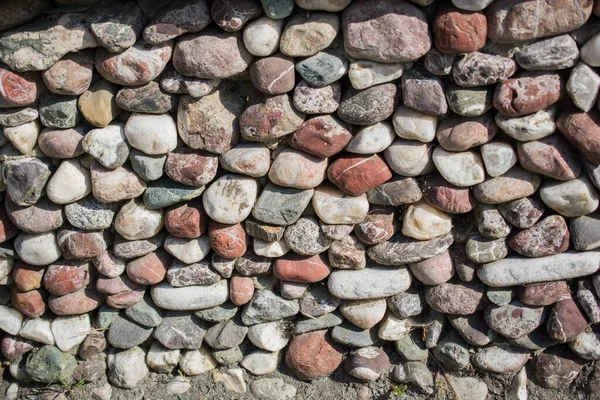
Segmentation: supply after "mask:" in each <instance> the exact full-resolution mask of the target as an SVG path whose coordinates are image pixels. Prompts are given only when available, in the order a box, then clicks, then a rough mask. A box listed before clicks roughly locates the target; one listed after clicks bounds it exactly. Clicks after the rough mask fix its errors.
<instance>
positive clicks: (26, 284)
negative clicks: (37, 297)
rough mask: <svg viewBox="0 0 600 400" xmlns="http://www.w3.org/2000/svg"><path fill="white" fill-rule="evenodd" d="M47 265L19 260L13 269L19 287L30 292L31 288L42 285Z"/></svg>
mask: <svg viewBox="0 0 600 400" xmlns="http://www.w3.org/2000/svg"><path fill="white" fill-rule="evenodd" d="M45 271H46V268H45V267H43V266H42V267H38V266H35V265H29V264H26V263H24V262H23V261H18V262H17V263H16V264H15V267H14V268H13V270H12V276H13V279H14V281H15V286H16V288H17V289H19V290H21V291H23V292H28V291H30V290H34V289H39V288H40V287H42V279H43V277H44V272H45Z"/></svg>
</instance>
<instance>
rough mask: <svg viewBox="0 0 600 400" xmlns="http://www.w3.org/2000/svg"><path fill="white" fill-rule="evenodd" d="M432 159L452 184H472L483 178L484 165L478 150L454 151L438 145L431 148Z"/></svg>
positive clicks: (462, 185)
mask: <svg viewBox="0 0 600 400" xmlns="http://www.w3.org/2000/svg"><path fill="white" fill-rule="evenodd" d="M432 159H433V163H434V164H435V166H436V168H437V169H438V171H439V172H440V174H441V175H442V176H443V177H444V179H446V180H447V181H448V182H450V183H451V184H453V185H456V186H460V187H465V186H473V185H477V184H478V183H481V182H483V181H484V180H485V167H484V165H483V160H482V159H481V156H480V154H479V152H475V151H463V152H460V153H454V152H449V151H446V150H444V149H443V148H442V147H441V146H438V147H436V148H435V149H434V150H433V156H432Z"/></svg>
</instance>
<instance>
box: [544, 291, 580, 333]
mask: <svg viewBox="0 0 600 400" xmlns="http://www.w3.org/2000/svg"><path fill="white" fill-rule="evenodd" d="M587 326H588V322H587V320H586V319H585V317H584V316H583V313H582V312H581V310H580V309H579V307H578V306H577V303H576V302H575V300H573V298H572V297H570V296H569V297H567V298H566V299H562V300H559V301H557V302H556V303H554V307H552V310H550V314H549V315H548V322H547V326H546V327H547V329H548V334H549V335H550V337H551V338H552V339H554V340H557V341H559V342H560V343H566V342H570V341H572V340H575V338H576V337H577V336H578V335H579V334H580V333H581V332H583V331H584V330H585V328H587Z"/></svg>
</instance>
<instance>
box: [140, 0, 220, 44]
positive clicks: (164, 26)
mask: <svg viewBox="0 0 600 400" xmlns="http://www.w3.org/2000/svg"><path fill="white" fill-rule="evenodd" d="M210 22H211V18H210V9H209V6H208V4H207V2H206V1H198V0H184V1H177V2H171V3H170V4H169V3H167V5H166V6H165V7H163V8H162V9H161V10H160V12H159V13H157V14H155V16H154V18H152V20H151V21H150V23H149V24H148V25H147V26H146V28H145V29H144V39H145V40H146V41H148V42H149V43H154V44H157V43H163V42H166V41H168V40H171V39H174V38H176V37H177V36H180V35H183V34H184V33H188V32H199V31H201V30H203V29H204V28H206V27H207V26H208V25H209V24H210Z"/></svg>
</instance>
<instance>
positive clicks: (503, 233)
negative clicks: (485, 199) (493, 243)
mask: <svg viewBox="0 0 600 400" xmlns="http://www.w3.org/2000/svg"><path fill="white" fill-rule="evenodd" d="M475 221H476V222H477V230H478V231H479V233H480V234H481V235H483V236H485V237H486V238H488V239H501V238H505V237H507V236H508V234H509V233H510V231H511V230H512V227H511V226H510V225H509V224H508V223H507V222H506V220H505V219H504V218H503V217H502V214H501V213H500V211H498V209H497V208H496V207H495V206H493V205H489V204H478V205H477V207H476V208H475Z"/></svg>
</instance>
